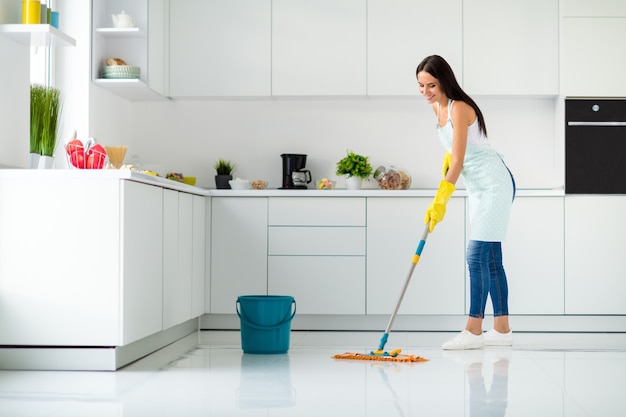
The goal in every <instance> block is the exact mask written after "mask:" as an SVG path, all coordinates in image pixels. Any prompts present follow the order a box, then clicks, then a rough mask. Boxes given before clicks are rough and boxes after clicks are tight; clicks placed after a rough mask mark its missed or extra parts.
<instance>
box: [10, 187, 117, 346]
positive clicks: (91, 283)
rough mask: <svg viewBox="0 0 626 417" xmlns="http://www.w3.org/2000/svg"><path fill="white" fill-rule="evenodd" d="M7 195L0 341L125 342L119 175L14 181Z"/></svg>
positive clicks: (29, 342)
mask: <svg viewBox="0 0 626 417" xmlns="http://www.w3.org/2000/svg"><path fill="white" fill-rule="evenodd" d="M0 193H1V195H0V213H1V215H0V296H1V301H0V329H1V330H0V344H1V345H57V346H63V345H65V346H67V345H72V346H118V345H120V344H121V342H122V340H121V339H122V332H121V328H120V326H121V324H122V319H121V315H122V313H123V312H124V310H123V309H122V306H121V305H120V301H121V300H120V294H121V293H122V283H121V281H120V270H121V265H120V240H121V239H120V227H119V226H120V195H121V194H120V186H119V181H117V180H110V181H109V180H96V179H91V178H90V179H74V180H59V179H55V178H50V179H41V177H39V178H37V179H34V178H33V179H30V180H29V179H22V180H18V179H8V180H0ZM17 202H19V203H17ZM43 207H45V218H43V219H42V208H43ZM85 213H88V217H85V215H84V214H85Z"/></svg>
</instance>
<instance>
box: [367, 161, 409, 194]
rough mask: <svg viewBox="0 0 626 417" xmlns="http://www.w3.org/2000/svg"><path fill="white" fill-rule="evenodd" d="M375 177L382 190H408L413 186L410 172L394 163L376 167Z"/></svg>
mask: <svg viewBox="0 0 626 417" xmlns="http://www.w3.org/2000/svg"><path fill="white" fill-rule="evenodd" d="M374 179H375V180H376V182H378V186H379V187H380V189H381V190H407V189H409V187H410V186H411V176H410V175H409V173H408V172H406V171H405V170H403V169H399V168H396V167H394V166H393V165H390V166H382V165H381V166H379V167H378V168H376V170H375V171H374Z"/></svg>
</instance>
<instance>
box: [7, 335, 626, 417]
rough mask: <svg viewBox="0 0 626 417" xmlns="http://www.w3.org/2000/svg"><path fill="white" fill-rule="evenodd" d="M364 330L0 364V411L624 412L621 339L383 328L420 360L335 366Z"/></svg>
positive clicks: (199, 339)
mask: <svg viewBox="0 0 626 417" xmlns="http://www.w3.org/2000/svg"><path fill="white" fill-rule="evenodd" d="M381 336H382V334H380V333H375V332H355V333H352V332H292V334H291V348H290V350H289V352H288V353H287V354H284V355H251V354H244V353H243V352H242V350H241V342H240V333H239V332H237V331H230V332H229V331H212V332H200V333H199V334H196V335H192V336H189V337H187V338H185V339H183V340H181V341H179V342H177V343H175V344H173V345H171V346H168V347H167V348H165V349H162V350H161V351H159V352H156V353H154V354H152V355H150V356H148V357H146V358H144V359H142V360H140V361H138V362H135V363H133V364H131V365H129V366H127V367H125V368H124V369H122V370H120V371H118V372H56V371H54V372H53V371H47V372H39V371H21V372H14V371H0V416H3V417H4V416H7V417H31V416H38V417H39V416H46V417H48V416H54V417H57V416H58V417H60V416H63V417H74V416H76V417H78V416H80V417H85V416H89V417H94V416H96V417H98V416H103V417H104V416H107V417H111V416H116V417H144V416H150V417H153V416H176V417H195V416H198V417H200V416H220V417H221V416H290V417H291V416H315V417H318V416H329V417H332V416H383V417H391V416H445V417H451V416H452V417H457V416H470V417H479V416H508V417H513V416H524V417H527V416H538V417H544V416H545V417H554V416H565V417H609V416H616V417H617V416H620V417H621V416H624V415H626V334H567V333H565V334H554V333H552V334H536V333H518V334H516V335H515V346H514V347H513V348H490V349H484V350H475V351H465V352H444V351H442V350H441V349H440V348H439V346H440V345H441V343H442V342H444V341H445V340H447V339H448V338H449V337H451V336H453V334H450V333H405V332H398V333H391V336H390V338H389V341H388V342H387V345H386V348H387V349H395V348H398V347H400V348H402V349H403V350H404V352H405V353H412V354H417V355H420V356H423V357H426V358H428V359H429V361H428V362H424V363H416V364H405V363H389V362H372V361H338V360H334V359H331V358H330V357H331V356H332V355H334V354H335V353H343V352H345V351H357V352H367V351H368V350H371V349H374V348H376V347H377V346H378V342H379V341H380V337H381Z"/></svg>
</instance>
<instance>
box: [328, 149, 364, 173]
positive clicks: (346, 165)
mask: <svg viewBox="0 0 626 417" xmlns="http://www.w3.org/2000/svg"><path fill="white" fill-rule="evenodd" d="M347 152H348V154H347V156H346V157H345V158H343V159H342V160H341V161H339V162H337V171H336V172H335V173H336V174H337V175H346V176H348V177H358V178H361V179H364V180H366V179H368V178H369V177H370V175H372V165H370V163H369V160H368V157H367V156H362V155H358V154H356V153H354V152H352V151H350V150H348V151H347Z"/></svg>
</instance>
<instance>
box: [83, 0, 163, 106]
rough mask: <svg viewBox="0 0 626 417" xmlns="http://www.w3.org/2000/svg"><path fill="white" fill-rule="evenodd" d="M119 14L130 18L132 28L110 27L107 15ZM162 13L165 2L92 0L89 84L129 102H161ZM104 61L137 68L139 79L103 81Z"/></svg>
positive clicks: (149, 0) (111, 23)
mask: <svg viewBox="0 0 626 417" xmlns="http://www.w3.org/2000/svg"><path fill="white" fill-rule="evenodd" d="M122 11H124V12H126V13H127V14H129V15H131V16H132V17H133V18H134V20H135V27H133V28H114V27H113V21H112V18H111V16H112V15H114V14H119V13H120V12H122ZM166 11H167V0H131V1H129V0H92V45H91V57H92V58H91V59H92V61H91V80H92V82H93V83H94V84H96V85H98V86H100V87H102V88H105V89H107V90H109V91H111V92H113V93H114V94H117V95H120V96H122V97H125V98H127V99H129V100H155V99H163V98H164V95H166V94H167V90H166V79H167V73H166V72H165V71H166V67H167V64H166V63H167V54H166V51H167V48H166V44H165V37H164V36H163V33H164V31H165V25H166ZM107 58H121V59H123V60H124V61H125V62H126V63H128V65H131V66H135V67H139V68H140V71H141V73H140V77H139V79H105V78H103V77H102V68H103V67H104V66H105V65H106V59H107ZM148 64H150V65H148ZM152 72H154V74H152Z"/></svg>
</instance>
